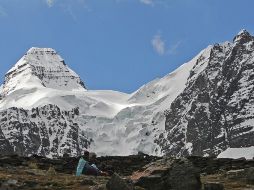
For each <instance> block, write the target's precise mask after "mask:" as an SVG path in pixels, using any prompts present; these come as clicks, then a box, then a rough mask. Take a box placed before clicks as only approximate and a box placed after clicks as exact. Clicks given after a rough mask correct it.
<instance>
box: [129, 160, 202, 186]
mask: <svg viewBox="0 0 254 190" xmlns="http://www.w3.org/2000/svg"><path fill="white" fill-rule="evenodd" d="M131 179H132V180H133V181H134V183H135V185H137V186H140V187H143V188H145V189H147V190H165V189H167V190H182V189H185V190H199V189H201V182H200V175H199V170H198V169H196V168H195V167H194V166H193V165H192V163H191V162H190V161H189V160H187V159H185V158H182V159H173V158H163V159H161V160H158V161H156V162H153V163H151V164H148V165H147V166H145V167H144V168H143V169H142V170H140V171H138V172H134V173H133V175H132V176H131Z"/></svg>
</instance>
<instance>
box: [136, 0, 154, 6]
mask: <svg viewBox="0 0 254 190" xmlns="http://www.w3.org/2000/svg"><path fill="white" fill-rule="evenodd" d="M139 1H140V2H141V3H143V4H146V5H153V4H154V1H153V0H139Z"/></svg>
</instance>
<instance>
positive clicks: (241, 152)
mask: <svg viewBox="0 0 254 190" xmlns="http://www.w3.org/2000/svg"><path fill="white" fill-rule="evenodd" d="M217 157H218V158H233V159H238V158H246V159H253V158H254V146H251V147H243V148H228V149H227V150H225V151H223V152H221V153H220V154H219V155H218V156H217Z"/></svg>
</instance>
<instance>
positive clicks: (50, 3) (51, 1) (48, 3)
mask: <svg viewBox="0 0 254 190" xmlns="http://www.w3.org/2000/svg"><path fill="white" fill-rule="evenodd" d="M54 2H55V0H46V3H47V5H48V6H49V7H52V6H53V4H54Z"/></svg>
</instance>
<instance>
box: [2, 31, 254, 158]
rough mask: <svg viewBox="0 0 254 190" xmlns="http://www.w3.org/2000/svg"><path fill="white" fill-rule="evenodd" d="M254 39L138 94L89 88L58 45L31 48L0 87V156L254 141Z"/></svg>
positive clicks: (175, 150)
mask: <svg viewBox="0 0 254 190" xmlns="http://www.w3.org/2000/svg"><path fill="white" fill-rule="evenodd" d="M253 62H254V37H253V36H251V35H250V34H249V33H248V32H247V31H246V30H242V31H241V32H240V33H239V34H238V35H237V36H236V37H234V40H233V42H224V43H220V44H215V45H211V46H208V47H207V48H206V49H204V50H202V51H201V52H200V53H199V54H198V55H197V56H195V57H194V58H193V59H192V60H191V61H189V62H187V63H185V64H183V65H182V66H181V67H179V68H178V69H177V70H175V71H174V72H172V73H170V74H168V75H166V76H165V77H163V78H158V79H155V80H154V81H151V82H150V83H148V84H145V85H143V86H142V87H141V88H140V89H138V90H137V91H135V92H133V93H132V94H125V93H121V92H116V91H110V90H108V91H105V90H87V89H86V87H85V85H84V82H82V80H81V79H80V77H79V76H78V75H77V74H76V73H75V72H74V71H72V70H71V69H70V68H69V67H68V66H67V65H66V63H65V61H64V60H63V59H62V58H61V57H60V56H59V55H58V54H57V52H56V51H55V50H53V49H51V48H31V49H30V50H28V52H27V53H26V54H25V55H24V56H23V57H22V58H21V59H20V60H19V61H18V62H17V63H16V64H15V65H14V67H13V68H11V69H10V70H9V71H8V72H7V73H6V75H5V80H4V83H3V85H2V86H1V87H0V121H1V122H0V142H1V143H0V153H2V154H13V153H17V154H20V155H24V156H27V155H32V154H37V155H42V156H48V157H58V156H61V155H63V154H64V153H68V154H69V155H72V156H78V155H80V153H81V152H82V151H83V150H84V149H89V150H91V151H94V152H96V153H97V154H98V155H131V154H137V153H138V152H143V153H147V154H152V155H165V154H167V155H172V156H179V157H180V156H187V155H200V156H216V155H218V154H219V153H220V152H222V151H224V150H226V149H227V148H229V147H231V148H234V147H236V148H240V147H247V146H254V141H253V140H252V139H253V126H252V124H253V123H254V121H253V113H254V107H253V105H254V104H253V100H254V97H253V90H254V77H253V76H254V73H253V69H254V68H253V67H254V64H253Z"/></svg>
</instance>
